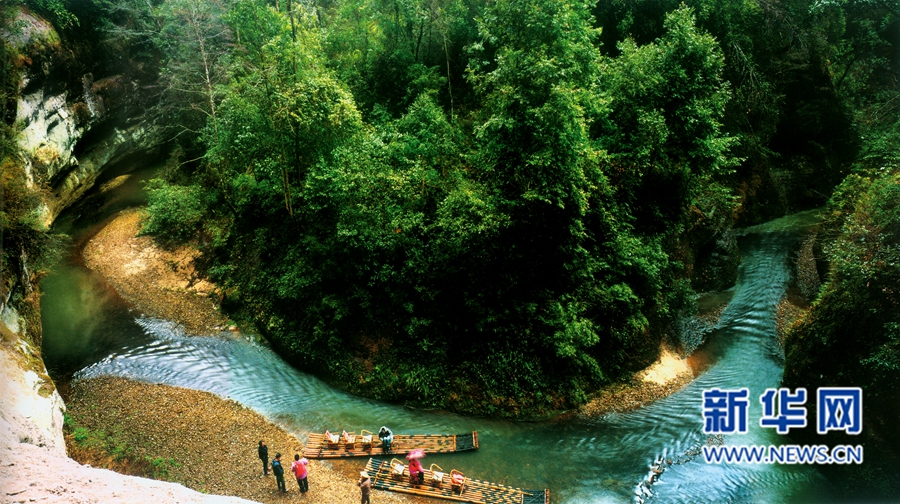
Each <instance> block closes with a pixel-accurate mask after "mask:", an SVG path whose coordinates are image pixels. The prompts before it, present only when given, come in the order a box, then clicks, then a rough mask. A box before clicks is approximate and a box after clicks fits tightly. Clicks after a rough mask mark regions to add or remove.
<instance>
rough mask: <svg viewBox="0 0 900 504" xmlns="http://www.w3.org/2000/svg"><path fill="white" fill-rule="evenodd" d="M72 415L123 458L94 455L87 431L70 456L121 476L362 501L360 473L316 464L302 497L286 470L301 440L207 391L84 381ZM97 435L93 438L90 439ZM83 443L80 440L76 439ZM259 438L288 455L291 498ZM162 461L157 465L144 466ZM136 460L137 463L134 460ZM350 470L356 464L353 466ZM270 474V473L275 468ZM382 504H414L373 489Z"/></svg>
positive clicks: (226, 490)
mask: <svg viewBox="0 0 900 504" xmlns="http://www.w3.org/2000/svg"><path fill="white" fill-rule="evenodd" d="M67 395H69V396H70V397H69V400H68V401H67V402H68V404H69V410H68V414H69V416H70V417H71V419H72V420H74V422H75V423H76V424H77V425H78V427H80V428H82V429H86V431H90V432H94V433H97V432H102V433H103V434H102V435H103V436H104V437H105V438H106V439H109V440H111V441H112V442H111V444H113V445H116V446H119V447H121V452H122V454H121V456H119V457H118V460H117V457H116V456H113V455H110V454H108V453H97V452H96V451H94V452H92V451H91V450H90V449H87V448H86V447H85V446H83V445H90V444H91V441H90V437H89V435H88V434H87V432H86V431H85V430H81V431H79V432H80V433H81V434H80V436H78V435H73V434H69V435H67V436H66V444H67V446H68V451H69V453H70V454H71V455H73V456H76V457H79V456H80V457H81V458H83V459H85V460H84V462H90V461H92V462H93V463H94V464H98V463H101V464H109V465H111V466H112V467H114V468H116V469H119V470H123V471H129V470H131V471H135V472H138V473H140V472H142V471H146V470H147V469H151V470H152V469H156V470H157V471H158V473H159V474H158V477H161V478H162V479H167V480H169V481H173V482H177V483H181V484H183V485H184V486H186V487H188V488H192V489H194V490H197V491H199V492H203V493H210V494H218V495H231V496H237V497H241V498H244V499H248V500H253V501H258V502H294V501H297V500H298V499H302V500H303V501H304V502H322V503H335V504H343V503H346V504H351V503H356V502H359V488H358V487H357V486H356V481H355V474H356V472H358V471H359V470H360V469H362V467H364V465H365V459H359V460H358V465H359V468H348V467H347V465H344V466H343V469H344V471H345V472H350V473H351V474H344V472H342V471H341V470H338V469H336V468H334V467H333V466H332V465H331V464H330V463H327V462H322V461H318V460H312V461H310V465H309V471H310V472H309V482H310V485H309V488H310V489H309V492H308V493H307V494H306V495H303V496H301V494H300V492H299V490H298V487H297V483H296V481H295V480H294V479H293V476H292V475H290V474H289V473H288V472H287V471H288V470H289V469H290V461H292V460H293V456H294V454H295V453H302V449H303V443H302V442H301V440H300V439H298V438H297V437H295V436H294V435H292V434H290V433H288V432H286V431H284V429H282V428H280V427H278V426H276V425H274V424H272V423H270V422H268V421H267V420H266V419H265V418H264V417H263V416H262V415H260V414H258V413H256V412H254V411H252V410H250V409H248V408H246V407H244V406H242V405H240V404H238V403H236V402H234V401H230V400H225V399H222V398H220V397H218V396H215V395H213V394H210V393H207V392H200V391H196V390H189V389H183V388H178V387H171V386H167V385H157V384H150V383H141V382H136V381H132V380H127V379H123V378H115V377H101V378H93V379H88V380H80V381H77V382H75V383H73V385H72V387H71V390H70V391H69V392H68V394H67ZM92 435H93V434H92ZM76 437H80V438H81V439H82V441H81V443H79V442H78V441H76V440H75V438H76ZM259 440H265V441H266V444H267V446H268V447H269V455H270V458H272V457H274V456H275V453H276V452H280V453H281V454H282V461H283V464H284V466H285V471H286V474H285V481H286V483H287V488H288V493H286V494H283V493H280V492H278V491H277V487H276V483H275V478H274V476H271V475H270V476H268V477H264V476H263V475H262V465H261V463H260V461H259V459H258V458H257V452H256V447H257V444H258V442H259ZM146 460H156V461H157V466H156V467H153V466H150V467H148V465H147V464H146V463H142V461H146ZM135 462H138V463H135ZM350 465H353V464H352V463H351V464H350ZM270 474H271V471H270ZM373 492H374V496H373V501H375V502H378V503H395V504H400V503H403V502H410V500H409V499H406V498H404V497H403V496H400V495H397V494H391V493H387V492H379V491H373Z"/></svg>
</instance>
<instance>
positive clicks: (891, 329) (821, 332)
mask: <svg viewBox="0 0 900 504" xmlns="http://www.w3.org/2000/svg"><path fill="white" fill-rule="evenodd" d="M828 210H829V213H828V214H827V215H829V218H828V221H827V222H826V224H825V225H826V230H831V231H832V232H834V233H836V236H835V237H834V240H833V241H829V242H828V243H826V244H825V247H824V250H825V254H826V258H827V260H828V263H829V270H828V278H827V281H826V283H825V285H824V287H823V289H822V291H821V293H820V294H819V297H818V299H817V300H816V302H815V303H814V305H813V308H812V310H811V311H810V313H809V314H808V315H807V316H806V318H805V319H804V320H803V321H802V323H800V324H799V325H796V326H795V327H793V328H792V330H791V332H790V333H789V334H788V337H787V340H786V343H785V347H786V352H787V362H786V365H785V377H784V382H785V384H786V385H787V386H791V387H795V386H805V387H807V388H812V387H815V386H838V385H839V386H846V387H861V388H862V389H863V393H864V395H865V400H866V413H865V415H866V417H865V422H866V424H865V430H864V432H863V434H862V437H863V440H862V441H863V442H864V443H866V457H867V459H866V460H867V468H866V470H867V471H869V472H870V473H872V474H871V475H873V476H875V479H876V480H877V484H875V485H871V484H868V483H867V482H866V481H865V479H866V478H867V475H861V476H860V475H855V476H854V478H856V479H862V480H863V481H854V480H853V479H851V480H850V482H849V484H847V483H845V485H846V487H845V488H844V490H845V491H846V492H848V493H849V494H852V495H854V497H855V498H858V497H859V496H860V493H859V492H860V491H862V490H861V489H865V490H864V491H865V492H866V493H867V494H869V495H868V497H871V498H883V497H885V496H888V495H894V492H895V491H896V489H895V488H894V489H891V487H890V483H889V481H887V480H886V479H885V478H883V477H882V476H880V475H879V474H880V473H881V472H882V471H884V470H887V471H888V473H890V472H892V469H890V468H891V467H893V466H894V464H896V462H897V460H896V457H897V453H896V452H895V451H894V450H893V448H895V447H896V446H898V445H900V438H898V436H897V432H896V429H895V428H894V425H893V424H894V422H893V419H895V418H897V415H898V414H900V410H898V407H897V404H896V401H894V399H893V398H895V397H896V396H897V393H898V391H900V378H898V377H900V375H898V373H897V370H898V369H900V361H898V357H897V350H898V346H897V345H898V336H900V334H898V327H900V289H898V286H900V166H894V167H893V169H892V170H891V171H889V172H882V173H878V174H876V175H869V176H859V175H851V176H849V177H848V178H847V179H846V180H845V181H844V183H843V184H841V186H840V187H839V188H838V190H837V191H836V192H835V195H834V196H833V197H832V200H831V202H830V203H829V208H828ZM832 437H834V438H836V437H840V434H832ZM833 441H836V442H850V441H851V440H850V439H833ZM854 442H859V440H856V441H854Z"/></svg>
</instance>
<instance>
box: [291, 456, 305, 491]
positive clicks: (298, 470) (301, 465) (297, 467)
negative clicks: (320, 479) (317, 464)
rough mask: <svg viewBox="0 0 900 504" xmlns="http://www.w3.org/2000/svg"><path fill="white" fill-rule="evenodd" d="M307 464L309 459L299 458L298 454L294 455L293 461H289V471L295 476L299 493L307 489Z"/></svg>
mask: <svg viewBox="0 0 900 504" xmlns="http://www.w3.org/2000/svg"><path fill="white" fill-rule="evenodd" d="M308 464H309V460H306V457H303V458H300V455H299V454H296V455H294V461H293V462H292V463H291V472H292V473H294V477H296V478H297V486H299V487H300V493H306V492H308V491H309V479H308V478H307V477H308V476H309V470H308V469H307V467H306V466H307V465H308Z"/></svg>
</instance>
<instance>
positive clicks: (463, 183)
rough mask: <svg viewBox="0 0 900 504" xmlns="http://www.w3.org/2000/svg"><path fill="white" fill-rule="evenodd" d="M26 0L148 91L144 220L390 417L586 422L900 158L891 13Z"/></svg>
mask: <svg viewBox="0 0 900 504" xmlns="http://www.w3.org/2000/svg"><path fill="white" fill-rule="evenodd" d="M28 5H30V6H31V7H32V8H34V9H36V10H38V11H41V9H44V10H45V11H46V10H47V9H50V11H52V12H49V11H48V12H49V13H48V16H50V17H51V19H52V18H53V17H52V16H57V17H59V16H62V17H59V19H61V20H63V21H65V20H69V21H67V22H62V21H58V23H57V24H59V25H60V30H61V33H63V36H66V33H70V32H71V31H72V30H74V28H73V26H76V25H77V26H79V27H80V28H79V29H80V30H81V31H82V32H90V33H92V34H94V35H92V36H96V37H98V38H104V39H105V40H106V42H105V45H104V46H103V47H105V48H106V49H104V50H105V51H107V52H108V53H109V54H108V55H109V57H110V61H111V63H109V64H110V65H118V66H119V67H122V68H126V67H127V68H131V69H140V72H139V73H140V75H141V76H142V78H144V79H145V82H146V83H149V84H147V85H146V87H145V91H146V93H147V94H148V95H153V97H154V99H153V100H150V101H152V102H155V103H157V104H158V105H157V106H155V107H153V108H152V109H151V110H149V111H148V114H149V115H150V116H152V117H154V118H155V121H156V122H157V123H158V124H161V125H166V126H167V127H169V128H170V130H169V133H170V138H171V142H172V143H171V146H172V153H173V155H172V158H171V161H170V165H169V168H168V169H167V170H166V173H165V177H163V178H162V179H160V180H156V181H154V182H152V183H151V184H150V185H149V187H148V189H149V191H150V205H149V207H148V210H149V213H150V217H149V219H148V220H147V222H146V224H145V228H144V231H145V232H146V233H148V234H153V235H154V236H156V237H157V239H158V240H160V241H161V242H163V243H168V244H170V245H177V244H182V243H186V242H192V243H193V244H194V245H195V246H197V247H198V248H199V249H200V250H201V251H202V252H203V258H204V260H205V261H206V267H207V272H208V274H209V275H210V277H211V278H212V279H213V280H214V281H215V282H216V283H217V285H218V286H219V287H220V288H221V299H220V301H221V303H222V306H223V308H224V309H225V310H226V311H228V312H229V314H230V315H231V316H234V317H243V318H244V319H245V320H247V321H248V322H249V323H252V324H254V325H255V326H256V327H257V328H258V330H259V331H260V332H262V333H263V334H264V335H265V336H266V337H267V338H268V339H269V341H271V342H272V343H273V345H274V346H275V347H276V348H277V349H278V350H279V351H280V352H281V353H282V354H283V355H285V356H286V357H287V358H288V359H289V360H291V361H292V362H293V363H295V364H297V365H298V366H300V367H302V368H304V369H307V370H311V371H315V372H317V373H319V374H321V375H323V376H327V377H329V378H331V379H332V380H333V381H334V382H336V383H338V384H340V385H342V386H343V387H345V388H347V389H349V390H351V391H353V392H357V393H361V394H364V395H367V396H371V397H377V398H382V399H387V400H393V401H403V402H409V403H412V404H417V405H423V406H429V407H440V408H449V409H455V410H460V411H469V412H477V413H482V414H489V415H504V416H523V415H533V414H541V413H542V412H551V411H556V410H559V409H563V408H569V407H572V406H576V405H579V404H583V403H584V402H585V401H586V399H587V397H588V395H589V394H590V393H591V392H592V391H594V390H596V389H597V388H598V387H599V386H601V385H604V384H608V383H610V382H612V381H615V380H618V379H620V378H622V377H626V376H630V374H631V373H633V372H634V371H635V370H636V369H639V368H640V367H642V366H644V365H646V364H647V363H649V362H651V361H652V360H653V359H654V358H655V357H656V355H657V353H658V351H659V347H660V341H661V340H663V339H664V338H667V339H669V340H671V341H676V336H677V329H676V323H675V322H676V320H677V319H678V317H679V316H681V315H684V314H689V313H690V312H691V311H692V310H693V309H694V308H693V293H694V291H695V290H697V291H700V290H706V289H713V288H717V286H718V284H719V283H723V284H725V285H726V286H727V285H728V284H730V282H731V281H732V280H733V278H734V277H733V275H734V272H735V265H736V263H737V256H736V246H735V244H734V239H733V238H729V236H730V234H729V232H728V231H729V229H730V228H731V227H732V226H735V225H742V224H749V223H753V222H757V221H759V220H762V219H766V218H769V217H771V216H775V215H780V214H782V213H784V212H786V211H790V210H796V209H801V208H807V207H811V206H817V205H820V204H822V203H824V202H825V201H826V200H827V199H828V198H829V195H830V194H831V191H832V189H833V188H834V187H835V186H836V185H837V184H839V183H840V182H841V181H842V180H843V179H844V178H845V177H846V176H847V174H848V173H850V172H851V171H854V172H859V170H860V169H861V168H859V167H860V166H869V165H870V164H868V163H869V161H871V160H874V159H885V160H887V161H885V163H886V164H885V163H882V165H880V166H883V167H886V168H884V170H883V171H886V172H890V171H891V170H893V169H895V167H896V163H895V161H892V160H895V159H896V157H895V154H891V153H895V152H896V144H897V139H896V135H895V134H892V133H891V131H896V127H897V125H896V124H895V123H892V122H891V119H890V118H895V117H896V116H897V114H896V112H897V107H898V97H897V86H896V84H897V76H898V67H900V63H898V61H897V57H896V55H897V47H898V44H900V42H898V40H897V37H896V33H897V32H898V30H897V27H898V24H900V18H898V12H900V10H898V9H897V6H896V2H891V1H873V2H844V1H835V2H809V1H802V0H792V1H788V2H782V3H778V4H772V3H762V2H755V1H746V2H739V1H733V2H724V3H718V2H709V1H706V0H696V1H691V2H687V3H684V4H683V3H681V2H676V1H662V2H659V1H654V2H618V1H613V2H601V3H597V4H594V3H591V2H588V3H577V4H571V3H566V2H560V1H557V0H503V1H500V2H491V3H488V2H480V1H477V0H476V1H462V0H446V1H440V2H434V1H430V0H429V1H426V0H423V1H413V2H401V1H393V2H391V1H384V2H381V1H370V0H343V1H329V2H316V3H313V4H303V3H297V2H292V1H290V0H283V1H278V2H264V1H262V0H216V1H209V2H203V3H201V4H197V3H191V2H183V1H180V0H164V1H159V2H155V3H152V4H147V3H144V2H130V1H123V2H104V1H101V0H95V1H92V2H77V5H76V2H72V3H71V4H69V3H66V2H65V1H60V2H46V1H45V2H37V1H35V2H31V3H29V4H28ZM65 8H68V12H70V13H71V14H72V15H73V16H74V19H75V21H78V20H79V19H81V20H82V21H81V24H77V23H74V24H73V22H71V21H72V19H70V18H68V17H66V16H65V15H64V12H63V11H64V10H65ZM66 30H69V32H67V31H66ZM135 72H137V71H136V70H134V71H132V73H133V74H134V75H137V73H135ZM891 156H894V157H891ZM854 162H856V163H857V164H854ZM873 166H874V165H873ZM879 169H881V168H879ZM858 176H863V177H864V175H860V174H858ZM882 196H883V194H881V193H879V194H877V195H875V196H874V197H875V198H879V197H882Z"/></svg>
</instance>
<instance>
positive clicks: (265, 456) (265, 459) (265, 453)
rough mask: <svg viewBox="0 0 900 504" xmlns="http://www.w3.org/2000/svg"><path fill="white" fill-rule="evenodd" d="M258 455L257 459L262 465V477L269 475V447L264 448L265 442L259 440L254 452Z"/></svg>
mask: <svg viewBox="0 0 900 504" xmlns="http://www.w3.org/2000/svg"><path fill="white" fill-rule="evenodd" d="M256 451H257V452H258V453H259V459H260V460H262V463H263V476H268V475H269V447H268V446H266V442H265V441H262V440H260V442H259V448H257V450H256Z"/></svg>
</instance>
